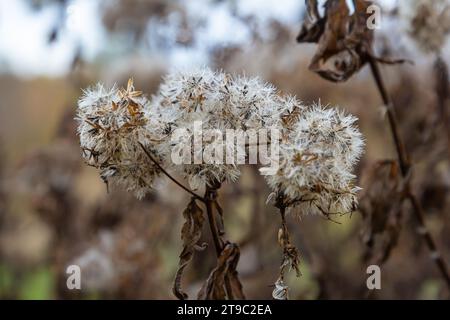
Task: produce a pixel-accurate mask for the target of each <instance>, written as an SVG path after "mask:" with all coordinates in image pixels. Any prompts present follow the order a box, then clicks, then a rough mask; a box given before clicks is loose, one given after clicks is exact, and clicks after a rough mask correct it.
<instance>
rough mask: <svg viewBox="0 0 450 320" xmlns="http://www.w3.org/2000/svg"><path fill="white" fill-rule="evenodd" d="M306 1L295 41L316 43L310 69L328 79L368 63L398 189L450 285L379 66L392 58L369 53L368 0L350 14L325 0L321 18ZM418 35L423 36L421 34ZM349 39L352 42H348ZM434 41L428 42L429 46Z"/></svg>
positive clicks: (338, 1)
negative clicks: (332, 62) (342, 58)
mask: <svg viewBox="0 0 450 320" xmlns="http://www.w3.org/2000/svg"><path fill="white" fill-rule="evenodd" d="M306 3H307V7H308V17H307V20H306V21H305V22H304V24H303V26H302V29H301V31H300V34H299V37H298V38H297V40H298V42H315V43H318V50H317V52H316V55H315V56H314V57H313V59H312V64H311V69H312V70H313V71H316V72H318V73H319V74H320V75H321V76H322V77H323V78H325V79H328V80H331V81H342V80H347V79H348V78H349V77H350V76H351V75H353V74H354V73H355V72H356V71H358V70H359V69H360V68H361V67H362V66H363V65H364V63H368V64H369V65H370V68H371V71H372V75H373V78H374V81H375V83H376V85H377V88H378V90H379V93H380V95H381V97H382V100H383V103H384V105H385V108H386V114H387V118H388V121H389V125H390V129H391V134H392V137H393V140H394V143H395V148H396V152H397V156H398V164H399V169H400V172H401V175H402V181H401V186H402V190H401V192H402V193H403V194H404V198H405V199H408V200H409V202H410V204H411V206H412V211H413V213H414V215H415V217H416V220H417V223H418V230H417V232H418V235H420V236H421V237H422V238H423V240H424V241H425V243H426V245H427V246H428V248H429V250H430V252H431V258H432V259H433V261H434V262H435V263H436V265H437V267H438V269H439V271H440V273H441V275H442V277H443V279H444V281H445V282H446V284H447V286H448V287H449V288H450V274H449V270H448V267H447V264H446V262H445V260H444V258H443V257H442V254H441V253H440V251H439V250H438V249H437V245H436V242H435V240H434V238H433V237H432V236H431V234H430V232H429V231H428V229H427V227H426V225H425V214H424V211H423V209H422V206H421V204H420V202H419V200H418V198H417V196H416V195H415V193H414V192H413V191H412V188H411V176H412V165H411V161H410V156H409V154H408V153H407V151H406V148H405V143H404V140H403V139H402V137H401V136H400V133H399V129H398V127H399V125H398V120H397V116H396V113H395V110H394V105H393V103H392V99H391V98H390V96H389V94H388V92H387V90H386V88H385V85H384V82H383V79H382V76H381V72H380V70H379V67H378V62H392V61H388V60H386V59H379V58H376V57H374V55H373V54H372V47H373V43H372V42H373V32H372V31H371V30H369V28H368V27H367V25H366V24H365V21H366V15H367V11H366V8H367V6H368V5H370V3H371V2H370V1H363V0H353V4H354V7H355V12H354V14H353V15H352V16H349V10H348V7H347V4H346V2H345V1H344V0H328V1H327V2H326V5H325V6H326V11H325V17H323V18H318V9H317V1H315V0H311V1H309V0H307V1H306ZM422 3H424V2H422ZM430 3H431V2H429V1H427V4H430ZM439 3H440V4H439V5H442V3H441V2H439ZM433 6H434V5H431V7H433ZM426 7H428V5H423V7H421V8H422V9H421V10H425V8H426ZM431 7H428V9H429V10H431V9H430V8H431ZM428 9H427V10H428ZM434 9H435V8H433V10H434ZM445 14H446V13H445ZM427 18H428V16H426V19H427ZM352 20H353V21H352ZM363 22H364V23H363ZM416 22H418V21H416ZM356 25H358V27H357V28H356V29H352V26H356ZM353 30H356V36H355V33H353V32H352V31H353ZM430 30H433V28H430V29H428V30H427V31H424V33H425V34H428V35H426V37H431V35H430ZM436 31H437V30H436ZM433 32H434V31H433ZM421 38H422V39H423V37H421ZM438 39H439V37H438ZM349 42H350V43H351V44H349ZM439 42H442V41H439ZM433 45H434V44H433ZM433 45H431V47H432V46H433ZM427 46H430V44H429V43H427V44H426V45H425V47H427ZM340 53H347V55H348V54H350V56H351V58H350V61H351V63H341V62H339V63H337V64H336V66H337V67H338V72H330V71H323V70H322V69H321V66H322V64H320V62H324V61H325V62H326V61H327V60H328V59H329V58H330V56H332V55H336V54H340ZM400 61H401V60H400ZM400 61H396V62H400Z"/></svg>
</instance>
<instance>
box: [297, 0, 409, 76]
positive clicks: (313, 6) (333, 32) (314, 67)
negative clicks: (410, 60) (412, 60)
mask: <svg viewBox="0 0 450 320" xmlns="http://www.w3.org/2000/svg"><path fill="white" fill-rule="evenodd" d="M353 4H354V7H355V11H354V13H353V14H350V10H349V8H348V6H347V3H346V1H345V0H328V1H327V2H326V3H325V14H324V16H323V17H321V16H320V14H319V10H318V3H317V0H306V6H307V17H306V18H305V21H304V22H303V25H302V27H301V30H300V33H299V35H298V36H297V42H299V43H304V42H309V43H311V42H312V43H317V44H318V48H317V50H316V53H315V54H314V56H313V58H312V61H311V63H310V65H309V69H310V70H311V71H314V72H316V73H317V74H319V75H320V76H321V77H323V78H325V79H327V80H330V81H333V82H341V81H345V80H347V79H349V78H350V77H351V76H352V75H353V74H355V73H356V72H358V71H359V70H360V69H361V68H362V67H363V66H364V65H365V64H366V63H367V62H368V61H369V59H370V58H374V59H376V60H377V61H379V62H382V63H389V64H390V63H403V62H405V61H404V60H389V59H381V58H375V57H374V55H373V52H372V42H373V30H371V29H369V28H368V27H367V20H368V18H369V14H368V10H367V9H368V7H369V6H370V5H372V2H371V1H367V0H353Z"/></svg>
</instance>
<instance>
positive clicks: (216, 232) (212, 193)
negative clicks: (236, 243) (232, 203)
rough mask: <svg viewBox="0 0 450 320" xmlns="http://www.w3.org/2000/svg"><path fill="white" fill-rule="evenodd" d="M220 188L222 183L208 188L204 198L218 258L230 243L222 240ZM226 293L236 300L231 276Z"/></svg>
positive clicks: (226, 282)
mask: <svg viewBox="0 0 450 320" xmlns="http://www.w3.org/2000/svg"><path fill="white" fill-rule="evenodd" d="M219 188H220V183H218V184H217V185H216V186H207V187H206V191H205V197H204V199H205V207H206V213H207V216H208V222H209V228H210V231H211V235H212V238H213V242H214V247H215V249H216V255H217V258H219V257H220V255H221V254H222V252H223V250H224V248H225V245H226V244H227V243H228V242H227V241H224V239H223V238H222V237H223V236H224V235H225V232H224V230H223V220H222V209H221V207H220V206H219V203H218V201H217V190H218V189H219ZM214 208H216V211H217V212H218V213H219V216H220V225H219V223H218V221H217V219H216V214H215V212H214ZM225 291H226V294H227V297H228V299H229V300H233V299H234V294H233V286H232V284H231V280H230V277H229V275H226V276H225Z"/></svg>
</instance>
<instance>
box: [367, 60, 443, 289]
mask: <svg viewBox="0 0 450 320" xmlns="http://www.w3.org/2000/svg"><path fill="white" fill-rule="evenodd" d="M369 63H370V69H371V71H372V75H373V78H374V80H375V83H376V85H377V88H378V91H379V92H380V95H381V98H382V99H383V103H384V105H385V106H386V108H387V116H388V120H389V126H390V128H391V134H392V137H393V139H394V143H395V149H396V152H397V157H398V161H399V165H400V169H401V173H402V176H403V179H404V183H405V191H406V196H407V198H408V199H409V201H410V202H411V205H412V208H413V213H414V216H415V217H416V220H417V223H418V225H419V229H418V233H419V234H420V235H421V236H422V237H423V239H424V241H425V243H426V245H427V247H428V249H429V250H430V252H431V257H432V259H433V261H434V262H435V263H436V266H437V267H438V269H439V271H440V273H441V276H442V278H443V279H444V280H445V282H446V284H447V287H448V288H449V289H450V275H449V271H448V266H447V264H446V262H445V260H444V258H443V257H442V254H441V253H440V251H439V249H438V248H437V245H436V241H435V240H434V239H433V237H432V236H431V234H430V232H429V231H428V229H427V227H426V224H425V214H424V210H423V208H422V206H421V204H420V202H419V200H418V199H417V196H416V195H415V194H414V193H413V192H412V190H411V187H410V180H409V178H410V170H411V164H410V161H409V156H408V153H407V151H406V148H405V144H404V142H403V140H402V138H401V136H400V134H399V131H398V121H397V118H396V115H395V110H394V106H393V103H392V100H391V98H390V96H389V94H388V92H387V90H386V87H385V85H384V83H383V78H382V76H381V73H380V70H379V68H378V64H377V62H376V61H375V59H373V58H369Z"/></svg>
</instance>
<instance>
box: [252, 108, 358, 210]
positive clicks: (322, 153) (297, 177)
mask: <svg viewBox="0 0 450 320" xmlns="http://www.w3.org/2000/svg"><path fill="white" fill-rule="evenodd" d="M355 122H356V118H355V117H353V116H347V115H344V114H343V113H341V112H339V111H337V110H336V109H326V108H323V107H321V106H311V107H303V108H300V109H299V111H298V112H297V121H296V122H295V123H294V124H292V125H289V126H288V127H286V128H285V134H284V135H283V141H282V142H281V144H280V165H279V168H278V170H277V171H276V172H275V174H272V175H266V176H265V178H266V180H267V182H268V184H269V186H270V187H271V188H272V189H273V190H274V191H275V194H276V195H280V194H281V195H282V196H283V198H284V205H286V206H288V207H289V206H297V205H298V206H300V209H301V212H304V213H319V214H323V215H325V216H329V215H331V214H344V213H347V212H350V211H352V210H353V209H354V208H355V206H356V203H357V198H356V192H357V191H358V190H359V188H358V187H356V186H354V184H353V180H354V175H353V174H352V173H351V171H352V169H353V166H354V164H355V163H356V161H357V160H358V158H359V157H360V155H361V153H362V149H363V145H364V143H363V140H362V136H361V133H360V132H359V131H358V130H357V128H356V127H355ZM260 170H261V171H262V173H265V174H267V173H268V171H270V170H271V169H270V168H261V169H260Z"/></svg>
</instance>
